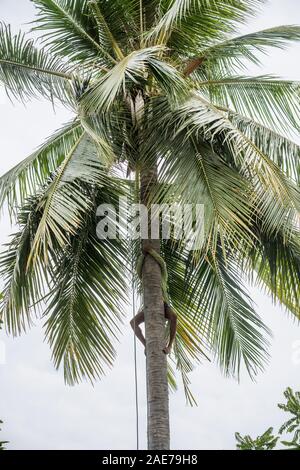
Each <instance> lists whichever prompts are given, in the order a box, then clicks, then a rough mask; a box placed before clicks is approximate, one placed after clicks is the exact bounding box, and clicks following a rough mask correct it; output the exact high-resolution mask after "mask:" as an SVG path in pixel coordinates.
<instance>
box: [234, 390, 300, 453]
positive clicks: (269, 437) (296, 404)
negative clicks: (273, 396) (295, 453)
mask: <svg viewBox="0 0 300 470" xmlns="http://www.w3.org/2000/svg"><path fill="white" fill-rule="evenodd" d="M284 396H285V399H286V403H284V404H279V405H278V407H279V408H280V409H281V410H283V411H284V412H286V413H289V414H291V415H292V417H291V418H289V419H288V421H286V422H285V423H284V424H283V425H282V426H281V427H280V429H279V431H278V434H279V435H277V436H274V434H273V428H269V429H268V430H267V431H266V432H265V433H264V434H262V435H261V436H258V437H257V438H256V439H252V438H251V437H250V436H244V437H242V436H241V435H240V433H236V434H235V437H236V440H237V449H239V450H273V449H275V447H276V446H277V444H278V441H279V439H281V437H282V434H283V433H286V434H293V436H292V438H291V440H289V441H287V440H281V441H280V442H281V444H282V445H283V446H284V447H286V448H287V450H300V392H293V390H292V389H291V388H290V387H288V388H287V389H286V390H285V392H284Z"/></svg>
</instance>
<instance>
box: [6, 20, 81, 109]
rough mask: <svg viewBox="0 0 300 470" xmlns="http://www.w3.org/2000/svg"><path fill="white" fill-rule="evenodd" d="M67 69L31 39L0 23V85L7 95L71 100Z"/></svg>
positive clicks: (24, 97)
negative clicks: (14, 32)
mask: <svg viewBox="0 0 300 470" xmlns="http://www.w3.org/2000/svg"><path fill="white" fill-rule="evenodd" d="M71 78H72V76H71V72H70V68H69V67H68V66H67V65H66V64H64V63H62V62H61V60H59V59H58V58H57V57H55V56H54V55H50V54H49V52H48V51H47V50H46V49H43V48H40V49H39V48H37V47H36V46H35V43H34V41H33V40H32V39H27V37H26V36H25V34H23V33H22V32H19V33H18V34H16V35H13V33H12V31H11V27H10V26H9V25H5V24H4V23H0V84H1V85H3V86H4V87H5V90H6V92H7V93H8V95H9V96H13V97H14V98H17V99H20V100H26V99H28V98H32V97H41V96H42V97H44V98H45V97H46V98H48V99H50V100H53V99H55V98H56V99H58V100H60V101H62V102H63V103H67V104H68V103H70V102H72V100H71V97H70V95H69V93H68V83H69V81H70V80H71Z"/></svg>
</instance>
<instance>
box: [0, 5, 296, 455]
mask: <svg viewBox="0 0 300 470" xmlns="http://www.w3.org/2000/svg"><path fill="white" fill-rule="evenodd" d="M33 12H34V10H33V7H32V4H31V3H30V1H29V0H0V20H2V21H5V22H9V23H11V24H12V25H13V28H14V30H17V29H18V28H19V27H23V25H24V23H26V22H28V21H32V20H33ZM280 24H300V3H299V0H285V1H282V0H270V1H269V3H268V4H267V5H266V6H265V8H264V9H263V10H262V12H261V14H260V15H259V17H258V18H256V19H253V21H252V23H251V24H250V25H248V26H247V27H245V30H247V31H254V30H259V29H263V28H267V27H272V26H276V25H280ZM299 57H300V45H293V46H291V47H290V48H289V49H288V50H287V51H284V52H282V51H276V50H275V51H272V53H271V54H270V56H269V57H267V58H266V59H265V60H264V67H263V69H260V70H259V72H257V73H258V74H264V73H272V74H275V75H278V76H283V77H284V78H290V79H295V80H297V79H298V80H299V79H300V66H299ZM251 72H253V69H252V70H251ZM0 110H1V112H0V174H3V173H4V172H5V171H7V170H8V169H9V168H11V167H12V166H13V165H14V164H16V163H17V162H19V161H20V160H22V159H23V158H25V157H26V156H27V155H28V154H30V153H31V152H32V151H33V150H34V149H35V148H36V147H37V146H38V145H40V144H41V143H42V142H43V141H44V140H45V138H46V137H47V136H49V135H50V134H51V133H52V132H53V131H54V130H55V129H57V128H59V127H60V125H61V124H62V123H64V122H66V121H68V118H69V115H68V113H67V112H66V111H65V110H63V109H60V110H57V111H56V114H54V112H53V110H52V108H51V106H50V105H49V104H47V103H44V102H33V103H31V104H29V105H27V107H26V108H25V107H24V106H22V105H19V104H14V105H12V104H11V103H10V102H9V101H8V100H7V99H6V97H5V94H4V93H3V92H2V90H1V88H0ZM10 231H11V227H10V225H9V222H8V219H7V218H6V217H4V218H2V220H1V223H0V242H1V243H3V242H5V241H6V240H7V236H8V234H9V233H10ZM251 293H252V296H253V299H254V300H255V302H256V304H257V309H258V312H259V314H260V315H261V316H262V317H263V319H264V321H265V322H266V323H267V325H268V326H269V327H270V328H271V330H272V331H273V335H274V338H273V340H272V347H271V361H270V364H269V366H268V367H267V370H266V372H265V373H264V374H260V375H259V376H258V378H257V381H256V383H252V382H251V381H250V379H248V378H247V377H245V378H243V380H242V381H241V383H240V384H238V383H236V382H235V381H233V380H230V379H225V378H223V377H222V376H221V374H220V372H219V370H218V368H217V367H216V366H214V365H212V364H203V365H202V366H200V367H198V368H197V370H196V371H195V372H194V373H193V374H192V375H191V379H192V384H193V386H192V389H193V392H194V394H195V396H196V397H197V400H198V404H199V406H198V407H197V408H192V409H191V408H189V407H186V405H185V400H184V396H183V393H182V391H180V392H178V393H176V394H172V395H171V397H170V404H171V428H172V448H174V449H232V448H235V439H234V433H235V431H239V432H241V433H250V434H252V435H254V436H256V435H258V434H261V433H262V432H263V431H265V430H266V429H267V427H269V426H271V425H272V426H275V428H278V426H279V425H280V424H281V423H282V421H283V418H284V416H283V414H282V412H281V411H280V410H278V409H277V407H276V404H277V403H278V402H281V401H282V392H283V390H284V389H285V388H286V387H287V386H292V387H294V388H295V389H298V390H299V389H300V387H299V385H300V383H299V371H300V360H297V359H300V354H299V350H300V329H299V326H298V325H297V324H296V323H295V322H293V321H292V320H291V318H288V317H287V315H286V314H285V313H284V312H282V311H281V310H280V309H279V308H274V307H273V306H272V304H271V302H270V300H269V299H268V298H266V297H265V296H264V295H262V294H261V293H260V292H258V291H254V290H253V291H252V292H251ZM1 340H2V347H3V343H4V344H5V349H6V363H5V364H4V365H1V364H0V384H1V385H0V419H3V420H4V421H5V425H4V431H3V432H2V434H1V436H3V438H5V439H7V440H9V441H11V443H10V445H9V448H10V449H132V448H134V446H135V414H134V381H133V379H134V369H133V347H132V345H133V339H132V334H131V332H130V331H129V328H128V326H127V325H125V326H124V335H123V337H122V338H121V342H120V345H119V348H118V351H119V355H118V359H117V361H116V364H115V367H114V369H113V371H111V372H109V373H108V375H107V377H105V378H104V379H103V380H102V381H101V382H99V383H98V384H97V385H96V386H95V387H94V388H92V387H91V386H90V385H88V384H82V385H80V386H77V387H74V388H69V387H67V386H65V385H64V381H63V376H62V372H61V371H59V372H56V371H55V370H54V367H53V365H52V363H51V360H50V350H49V348H48V345H47V344H46V343H44V339H43V334H42V329H41V325H39V324H38V325H37V326H36V328H34V329H32V330H31V331H30V332H29V333H28V334H27V335H25V336H22V337H21V338H18V339H12V338H8V337H6V336H5V334H4V332H2V333H1ZM297 348H298V349H297ZM0 352H1V344H0ZM138 363H139V364H138V366H139V391H140V413H141V420H140V421H141V423H140V424H141V432H140V434H141V445H142V448H145V446H146V439H145V434H146V432H145V421H146V419H145V413H146V402H145V381H144V376H145V373H144V354H143V350H142V348H141V347H140V346H139V345H138Z"/></svg>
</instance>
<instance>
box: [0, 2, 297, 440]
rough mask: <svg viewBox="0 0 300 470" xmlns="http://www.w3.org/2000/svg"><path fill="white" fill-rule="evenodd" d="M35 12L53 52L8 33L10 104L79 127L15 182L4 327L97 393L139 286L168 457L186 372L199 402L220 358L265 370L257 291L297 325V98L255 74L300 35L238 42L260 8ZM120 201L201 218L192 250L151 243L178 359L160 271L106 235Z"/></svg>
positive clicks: (135, 6) (218, 5) (155, 406)
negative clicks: (101, 213)
mask: <svg viewBox="0 0 300 470" xmlns="http://www.w3.org/2000/svg"><path fill="white" fill-rule="evenodd" d="M33 3H34V5H35V7H36V10H37V17H36V20H35V22H34V23H33V31H34V32H35V37H36V35H37V34H38V33H39V34H40V38H39V39H36V40H34V41H33V40H32V39H28V38H27V36H25V35H23V34H22V33H18V34H17V35H14V34H13V33H12V31H11V28H10V27H9V26H7V25H2V27H1V31H0V81H1V83H2V85H3V86H4V87H5V89H6V91H7V93H8V94H9V96H10V97H11V98H13V99H14V98H16V99H20V100H23V101H25V102H26V101H27V100H29V99H33V98H40V97H42V98H47V99H49V100H51V102H53V104H54V105H55V104H56V103H57V102H59V103H61V104H63V105H64V106H66V107H67V108H68V109H70V110H72V112H73V114H74V118H73V119H72V121H71V122H69V123H67V124H65V125H64V126H63V127H62V128H61V129H59V130H58V131H57V132H56V133H55V134H54V135H52V136H51V137H50V138H49V139H48V140H47V141H46V142H45V143H44V144H43V145H42V146H41V147H40V148H39V149H38V150H37V151H36V152H34V153H33V154H32V155H30V156H29V157H27V158H26V159H25V160H24V161H22V162H21V163H20V164H18V165H17V166H16V167H14V168H13V169H12V170H11V171H9V172H8V173H7V174H5V175H4V176H2V178H1V191H0V198H1V204H2V205H3V204H8V207H9V209H10V212H11V215H12V218H13V220H15V221H17V223H18V227H19V228H18V231H17V233H15V234H14V235H13V237H12V239H11V242H10V243H9V244H8V245H7V247H6V249H5V251H4V252H3V254H2V257H1V271H2V275H3V276H4V278H5V287H4V298H3V301H2V306H1V315H2V318H3V321H4V322H5V325H6V329H7V331H8V332H9V333H11V334H13V335H18V334H20V333H21V332H23V331H24V330H26V329H27V328H28V327H29V326H30V325H31V324H32V322H33V320H34V318H35V316H36V315H38V316H42V318H43V319H44V323H45V333H46V337H47V339H48V341H49V344H50V346H51V348H52V357H53V360H54V364H55V366H56V367H57V368H58V367H60V366H62V367H63V370H64V375H65V380H66V382H67V383H68V384H74V383H77V382H79V381H80V380H82V379H88V380H90V381H94V380H96V379H97V378H98V377H100V376H101V375H102V374H103V373H105V371H106V370H107V366H111V365H112V364H113V361H114V359H115V355H116V353H115V340H116V338H118V335H119V333H120V331H121V330H122V321H123V317H124V314H123V312H124V311H126V307H124V306H125V305H126V302H127V301H128V292H129V290H130V287H129V286H128V284H129V282H128V280H129V279H130V277H131V276H130V273H131V274H132V276H133V277H134V282H135V288H136V289H137V290H140V291H141V292H142V294H143V306H144V311H145V329H146V330H145V331H146V363H147V364H146V372H147V395H148V446H149V449H168V448H169V445H170V443H169V441H170V438H169V411H168V388H169V387H171V388H175V387H176V383H175V377H174V370H175V368H176V369H177V370H179V371H180V373H181V376H182V379H183V384H184V388H185V391H186V395H187V398H188V400H189V401H190V402H192V401H193V396H192V394H191V392H190V389H189V378H188V374H189V372H190V371H191V370H192V369H193V367H194V366H195V365H196V364H197V363H198V362H199V361H202V360H204V358H205V357H206V356H208V357H209V358H210V359H211V360H214V361H216V362H217V363H218V364H219V365H220V367H221V369H222V371H223V372H224V373H225V374H227V375H231V376H237V375H239V372H240V369H241V367H245V368H246V369H247V371H248V372H249V374H250V375H251V376H253V375H255V374H256V373H257V372H258V371H260V370H262V369H263V367H264V364H265V361H266V360H267V359H268V352H267V344H268V329H267V327H266V326H265V325H264V323H263V321H262V320H261V319H260V318H259V316H258V314H257V313H256V311H255V309H254V306H253V302H252V300H251V298H250V296H249V294H248V293H247V291H246V288H245V286H244V282H245V281H247V282H248V283H255V284H257V285H259V286H261V287H263V288H264V289H265V290H266V292H268V293H269V294H270V295H271V296H272V298H273V300H274V302H279V303H280V304H281V305H283V306H285V307H286V309H287V310H288V311H289V312H291V313H292V314H293V315H295V316H296V317H298V318H299V316H300V307H299V305H300V303H299V296H300V242H299V225H297V220H299V219H298V217H299V208H300V197H299V175H300V172H299V161H300V160H299V154H300V148H299V146H298V145H296V144H295V143H294V142H293V139H294V137H293V135H295V134H296V133H297V132H298V131H299V117H300V99H299V90H300V87H299V84H298V83H295V82H292V81H287V80H282V79H280V78H276V77H272V76H248V75H245V73H246V71H247V65H249V64H251V63H252V64H255V65H257V64H259V63H260V59H261V58H262V57H263V53H266V52H267V51H268V48H271V47H273V48H274V47H275V48H283V47H284V46H285V45H286V44H288V43H290V42H292V41H298V40H299V39H300V27H298V26H278V27H274V28H272V29H267V30H263V31H259V32H255V33H252V34H247V35H242V36H240V35H238V28H239V26H240V25H241V24H244V22H245V21H246V20H247V19H248V18H250V17H252V16H253V14H254V13H255V12H256V11H257V10H258V9H259V7H260V5H261V4H262V3H263V1H262V0H247V1H245V0H244V1H243V0H242V1H240V0H239V1H237V0H222V1H221V0H199V1H197V0H139V1H137V0H114V1H107V0H89V1H88V0H33ZM124 168H126V169H127V172H125V173H124ZM120 196H126V197H128V198H129V199H130V200H131V201H135V202H140V203H143V204H144V205H146V206H149V205H150V204H152V203H168V204H170V203H172V204H173V203H175V204H179V205H180V204H181V205H183V204H202V205H204V210H205V218H204V224H203V225H204V228H203V231H204V236H203V240H202V244H201V246H198V247H197V249H196V250H190V249H189V246H187V243H185V242H184V240H177V239H176V237H174V236H173V238H172V237H171V239H169V240H164V239H160V240H159V239H155V240H150V242H151V247H152V249H153V250H154V251H155V252H156V255H157V256H158V257H159V259H160V260H162V259H163V260H164V261H163V262H164V263H165V265H166V268H167V272H168V279H169V281H168V295H169V298H170V302H171V305H172V308H173V309H174V310H175V311H176V313H177V316H178V329H177V335H176V341H175V345H174V351H173V353H172V356H171V357H170V359H169V361H168V359H167V357H166V355H164V354H163V352H162V349H163V346H164V341H165V321H164V307H163V296H162V288H163V281H164V279H163V278H162V270H161V267H160V265H159V263H157V260H155V258H154V257H153V256H151V255H149V254H147V251H146V248H145V243H146V242H145V241H143V242H142V243H141V244H139V243H137V242H131V241H130V240H128V239H127V238H126V237H124V236H123V237H117V238H113V237H112V238H109V237H108V238H107V239H106V240H101V239H99V237H98V236H97V232H96V226H97V222H98V221H99V219H97V217H96V212H97V207H98V206H99V205H100V204H103V203H105V204H110V205H116V204H117V203H118V200H119V197H120ZM199 224H200V222H199V221H198V225H199ZM147 243H149V241H148V242H147ZM142 250H144V252H145V256H144V263H143V277H142V282H140V281H139V280H138V278H137V276H136V273H135V269H132V266H134V265H135V263H136V261H137V258H138V257H139V254H140V253H141V251H142ZM168 362H169V364H168Z"/></svg>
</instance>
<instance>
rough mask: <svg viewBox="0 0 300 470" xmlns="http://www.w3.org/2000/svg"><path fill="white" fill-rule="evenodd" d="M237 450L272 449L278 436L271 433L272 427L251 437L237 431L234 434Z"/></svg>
mask: <svg viewBox="0 0 300 470" xmlns="http://www.w3.org/2000/svg"><path fill="white" fill-rule="evenodd" d="M235 438H236V440H237V442H238V444H237V448H238V449H239V450H273V449H274V448H275V447H276V444H277V441H278V439H279V437H275V436H274V435H273V428H269V429H268V430H267V431H266V432H265V433H264V434H262V435H261V436H258V437H257V438H256V439H254V440H253V439H252V438H251V437H250V436H245V437H242V436H241V435H240V434H239V433H238V432H237V433H236V435H235Z"/></svg>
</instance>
